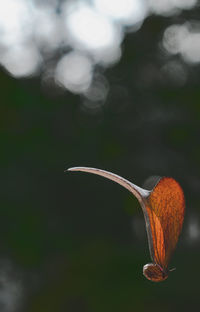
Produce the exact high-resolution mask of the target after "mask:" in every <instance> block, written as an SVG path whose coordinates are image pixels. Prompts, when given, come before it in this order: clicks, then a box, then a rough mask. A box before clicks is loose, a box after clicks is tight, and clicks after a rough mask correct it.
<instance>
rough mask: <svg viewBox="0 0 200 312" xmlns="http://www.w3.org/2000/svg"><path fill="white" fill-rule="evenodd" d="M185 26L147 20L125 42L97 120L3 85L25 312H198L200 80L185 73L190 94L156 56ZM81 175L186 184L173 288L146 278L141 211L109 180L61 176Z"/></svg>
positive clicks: (35, 91)
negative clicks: (164, 40)
mask: <svg viewBox="0 0 200 312" xmlns="http://www.w3.org/2000/svg"><path fill="white" fill-rule="evenodd" d="M199 13H200V11H199V9H195V10H194V11H193V14H196V16H199ZM186 14H188V15H189V14H190V16H191V17H192V12H190V11H189V12H187V13H185V12H183V13H182V14H181V15H179V16H178V17H174V16H172V17H168V18H164V17H156V16H153V17H150V18H148V19H147V20H146V21H145V23H144V25H143V27H142V28H141V29H140V30H139V31H138V32H136V33H134V34H129V35H127V37H126V39H125V41H124V43H123V55H122V59H121V61H120V62H119V64H117V65H115V66H114V67H112V68H110V69H108V70H107V71H106V72H105V73H104V74H105V77H106V78H107V80H108V82H109V85H110V89H109V93H108V98H107V100H106V102H105V104H104V105H103V106H101V107H100V108H99V109H98V110H95V111H93V110H92V109H86V108H85V107H84V106H83V98H82V97H79V96H75V95H73V94H71V93H68V92H67V91H66V92H61V93H59V92H58V91H57V90H56V87H54V88H55V90H54V89H53V87H52V88H51V89H49V90H48V89H46V90H44V89H42V88H41V86H40V82H39V80H38V79H34V78H32V79H29V80H14V79H13V78H11V77H8V75H7V74H6V73H5V72H3V71H2V72H1V73H0V84H1V106H0V112H1V113H0V118H1V122H0V127H1V132H0V138H1V153H0V163H1V178H2V186H1V200H2V204H1V209H0V234H1V235H0V237H1V243H0V252H1V257H2V259H10V260H11V261H12V263H13V266H15V267H16V268H17V269H18V270H19V271H20V272H22V275H23V276H25V278H24V287H25V289H27V297H26V300H25V303H24V305H25V311H27V312H36V311H37V312H40V311H41V312H43V311H45V312H51V311H52V312H53V311H58V312H62V311H68V312H72V311H73V312H75V311H83V312H86V311H93V312H101V311H105V312H106V311H116V312H117V311H125V312H129V311H130V312H131V311H146V310H147V309H148V311H179V310H182V311H188V309H192V310H195V309H198V307H199V302H198V293H199V287H198V280H199V275H200V273H199V261H200V241H199V237H198V238H197V239H196V240H195V239H194V240H193V241H192V240H190V239H189V238H188V226H189V222H190V217H191V216H194V217H195V218H196V219H197V220H200V208H199V207H200V197H199V196H200V195H199V194H200V192H199V190H200V161H199V155H200V147H199V133H200V128H199V123H200V105H199V99H200V89H199V72H200V68H199V66H190V65H184V66H186V67H187V68H186V70H187V81H186V83H185V84H184V85H183V86H181V85H179V84H178V83H176V82H174V80H171V79H169V77H167V76H165V75H164V74H163V72H162V71H161V68H162V66H163V64H164V63H165V62H167V61H168V58H170V56H166V55H162V52H161V51H160V50H159V47H158V42H159V40H160V38H161V35H162V33H163V31H164V30H165V28H166V26H167V25H170V24H171V23H175V22H176V19H181V18H182V19H184V18H185V15H186ZM174 58H178V56H174ZM54 91H55V92H54ZM76 165H84V166H92V167H99V168H103V169H107V170H109V171H113V172H115V173H118V174H120V175H122V176H124V177H126V178H128V179H130V180H131V181H133V182H134V183H136V184H138V185H142V183H143V182H144V180H145V179H146V178H147V177H148V176H150V175H155V174H158V175H161V176H162V175H166V176H173V177H174V178H176V179H177V180H178V181H179V182H180V183H181V185H182V186H183V188H184V190H185V194H186V201H187V212H186V220H185V224H184V230H183V234H182V236H181V241H180V243H179V244H178V248H177V251H176V253H175V255H174V257H173V259H172V267H173V266H176V267H177V270H176V271H175V272H172V273H171V275H170V277H169V279H168V280H166V281H165V282H163V283H162V284H153V283H151V282H149V281H147V280H145V278H144V277H143V275H142V266H143V265H144V264H146V263H148V261H150V257H149V253H148V246H147V239H146V236H145V235H143V234H144V233H145V232H144V231H145V229H144V226H143V225H142V226H141V227H139V229H138V231H139V232H138V231H135V229H134V226H133V222H132V221H133V219H134V218H137V220H138V222H139V221H141V220H142V224H143V215H142V212H141V211H140V207H139V204H138V203H137V201H136V199H135V198H132V196H131V195H130V194H129V193H128V192H127V191H126V190H124V189H122V188H120V186H118V185H115V184H114V183H111V182H109V181H106V180H104V179H101V178H98V177H94V176H90V175H84V174H78V173H76V174H75V173H74V174H72V173H64V169H66V168H68V167H70V166H76ZM138 224H140V222H139V223H138ZM141 233H143V234H141Z"/></svg>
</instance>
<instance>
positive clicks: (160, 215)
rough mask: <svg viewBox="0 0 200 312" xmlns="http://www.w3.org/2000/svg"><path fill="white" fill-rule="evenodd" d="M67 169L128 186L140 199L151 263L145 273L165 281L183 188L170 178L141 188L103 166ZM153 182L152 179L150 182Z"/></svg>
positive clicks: (179, 222)
mask: <svg viewBox="0 0 200 312" xmlns="http://www.w3.org/2000/svg"><path fill="white" fill-rule="evenodd" d="M68 171H84V172H89V173H93V174H97V175H100V176H103V177H105V178H108V179H110V180H113V181H115V182H116V183H118V184H120V185H122V186H124V187H125V188H126V189H128V190H129V191H130V192H131V193H132V194H133V195H134V196H135V197H136V198H137V199H138V201H139V203H140V205H141V207H142V210H143V213H144V218H145V223H146V230H147V236H148V243H149V250H150V255H151V259H152V261H153V263H150V264H146V265H144V267H143V274H144V276H145V277H146V278H147V279H149V280H151V281H153V282H161V281H164V280H165V279H166V278H167V277H168V274H169V271H170V270H169V269H168V265H169V261H170V259H171V256H172V253H173V251H174V249H175V247H176V244H177V242H178V238H179V235H180V232H181V229H182V225H183V219H184V211H185V200H184V194H183V190H182V188H181V187H180V185H179V184H178V182H176V181H175V180H174V179H173V178H168V177H163V178H159V179H158V178H157V179H156V184H155V183H154V186H153V187H152V188H151V190H147V189H143V188H140V187H139V186H137V185H135V184H133V183H131V182H130V181H128V180H126V179H124V178H122V177H120V176H118V175H116V174H114V173H111V172H108V171H105V170H101V169H96V168H88V167H74V168H69V169H68ZM151 184H152V183H151Z"/></svg>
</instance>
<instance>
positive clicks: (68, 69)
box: [55, 51, 93, 93]
mask: <svg viewBox="0 0 200 312" xmlns="http://www.w3.org/2000/svg"><path fill="white" fill-rule="evenodd" d="M92 72H93V65H92V62H91V61H90V59H89V58H88V57H87V56H85V55H83V54H81V53H79V52H75V51H72V52H69V53H68V54H66V55H65V56H63V57H62V59H61V60H60V61H59V63H58V65H57V67H56V72H55V79H56V82H57V83H58V84H61V85H62V86H64V87H65V88H67V89H68V90H70V91H72V92H74V93H82V92H83V91H86V90H87V89H88V88H89V86H90V84H91V81H92Z"/></svg>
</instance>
